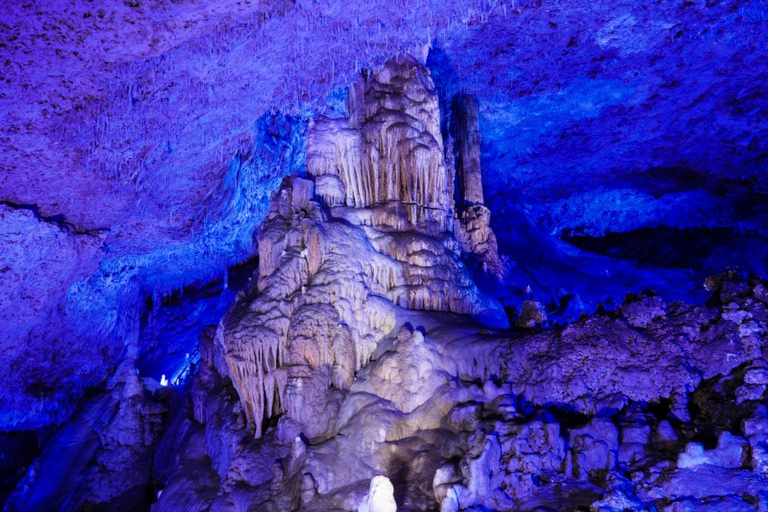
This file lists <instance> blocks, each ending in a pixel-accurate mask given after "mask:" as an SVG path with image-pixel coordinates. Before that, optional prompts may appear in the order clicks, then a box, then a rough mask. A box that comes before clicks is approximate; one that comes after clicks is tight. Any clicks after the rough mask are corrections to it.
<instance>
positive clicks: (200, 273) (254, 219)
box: [0, 0, 768, 428]
mask: <svg viewBox="0 0 768 512" xmlns="http://www.w3.org/2000/svg"><path fill="white" fill-rule="evenodd" d="M0 19H2V26H1V27H0V29H2V30H0V49H2V54H3V59H2V61H1V62H0V68H1V72H0V83H2V85H3V87H2V91H0V202H3V203H5V204H6V205H7V206H9V207H11V208H13V209H19V208H21V209H24V208H28V207H29V208H36V209H37V211H38V218H39V219H41V220H43V221H44V222H48V221H50V222H52V223H54V224H64V225H68V226H71V227H72V228H73V230H74V232H75V233H76V234H77V236H75V238H78V239H79V238H81V235H84V234H88V235H90V236H94V237H96V238H98V239H99V240H100V243H99V245H100V247H101V249H100V250H96V251H93V252H91V251H84V252H83V253H82V254H80V255H79V256H78V257H75V256H72V257H71V258H70V257H69V256H68V257H67V258H68V263H67V265H69V264H70V263H71V262H73V261H75V260H77V261H79V262H80V261H81V262H82V264H81V265H79V266H78V268H79V269H80V271H81V273H82V275H80V272H78V273H77V274H78V275H69V273H68V272H67V271H66V269H62V272H60V273H57V275H56V276H51V279H50V280H47V281H46V283H45V285H44V286H36V287H35V288H34V290H35V291H34V293H33V295H31V296H30V302H34V303H36V304H38V305H39V307H34V308H30V309H28V310H26V311H24V309H26V307H27V306H28V305H27V304H23V305H21V306H20V307H19V311H18V313H19V314H18V317H17V316H15V315H9V316H8V317H7V318H6V317H3V318H2V323H3V324H9V323H15V322H16V321H17V320H18V323H19V328H18V332H19V334H18V336H17V337H16V336H14V337H13V338H12V339H11V338H8V341H7V342H6V341H5V339H4V340H3V341H2V344H3V350H11V351H13V350H16V349H15V347H17V346H18V345H19V340H24V343H26V344H27V345H29V347H28V351H29V352H30V353H34V354H36V355H37V356H36V358H21V359H19V360H18V361H19V363H20V364H22V367H21V369H20V372H21V373H23V374H33V373H38V372H39V369H38V366H41V367H43V368H56V367H57V361H58V359H57V358H56V357H55V356H56V354H58V352H59V351H57V350H55V351H51V352H50V353H49V352H47V351H46V348H47V347H50V346H54V345H59V343H60V342H62V338H67V340H65V342H64V344H68V343H69V342H70V340H77V339H81V338H83V337H84V336H86V335H88V334H89V333H92V332H100V331H101V330H102V329H101V328H102V327H103V330H104V333H103V334H104V335H103V336H102V335H99V336H96V337H95V338H94V339H89V341H88V342H87V343H88V344H89V345H93V346H98V347H100V349H101V348H103V349H104V350H103V351H102V350H100V349H99V350H94V351H91V353H92V354H93V357H88V356H85V355H84V356H83V357H78V358H70V359H71V360H78V361H81V362H82V367H81V368H75V369H66V370H63V373H62V375H61V376H58V375H54V374H53V373H49V372H47V370H46V373H49V376H48V377H47V380H48V382H46V383H45V385H44V386H43V387H44V388H45V392H44V393H43V392H35V391H34V390H29V391H28V392H23V391H22V390H17V389H14V390H13V392H12V393H11V390H10V389H8V390H6V389H5V388H6V387H8V388H10V387H13V386H14V384H13V383H10V382H9V381H11V380H13V378H12V376H10V375H7V376H6V375H1V376H0V377H1V378H2V385H1V386H0V391H3V393H5V392H6V391H7V392H8V393H7V394H6V396H5V397H4V400H5V401H10V400H11V399H10V398H8V397H10V396H14V397H19V398H18V400H19V402H20V403H21V402H23V403H24V404H27V405H28V407H27V405H24V406H23V407H22V406H19V407H17V410H16V411H15V412H14V413H13V414H9V415H8V416H7V420H6V417H5V416H3V417H2V418H0V420H2V426H3V428H21V426H22V424H26V425H27V426H30V427H34V426H42V425H49V424H51V423H55V422H56V421H58V419H57V418H59V417H66V416H67V411H70V410H71V407H70V405H71V404H72V403H73V402H76V401H77V400H78V399H79V398H80V397H81V396H82V389H76V388H79V387H80V386H79V385H71V384H70V383H69V382H68V375H64V373H66V374H71V373H72V372H73V371H74V372H75V373H80V374H82V375H84V376H85V379H84V380H86V381H88V382H98V381H102V382H103V381H104V377H105V376H103V375H102V376H97V375H96V374H97V373H99V371H94V368H101V369H105V370H109V371H105V373H110V372H111V371H112V370H113V369H114V368H116V367H117V365H118V364H119V362H120V358H121V357H122V355H123V353H124V350H123V349H124V346H125V345H126V343H125V342H126V338H128V340H127V341H128V343H127V344H129V345H130V344H131V343H132V341H133V340H130V335H129V332H128V331H130V329H129V328H128V326H129V325H130V324H131V323H132V319H133V318H134V317H136V316H139V315H140V309H141V307H142V304H143V303H144V299H145V298H146V297H147V296H151V295H163V294H164V293H170V292H171V291H172V290H177V289H181V288H182V287H183V286H185V285H188V284H190V283H191V282H200V281H210V280H212V279H214V277H215V276H220V275H221V274H222V273H223V271H224V268H225V267H227V266H230V265H232V264H234V263H238V262H242V261H244V260H246V259H248V258H250V257H252V256H253V255H254V246H253V244H252V243H251V242H250V238H251V234H252V233H253V231H254V229H255V228H256V227H257V226H258V225H259V224H260V223H261V221H262V220H263V219H264V217H265V215H266V213H267V206H268V200H269V197H270V195H271V193H272V192H273V191H275V190H276V189H277V188H278V187H279V184H280V182H281V179H282V177H283V176H285V175H287V174H290V173H291V172H293V171H296V170H303V169H304V165H303V162H301V160H302V158H303V157H302V154H301V153H302V151H301V148H303V147H304V144H303V138H302V137H303V134H304V132H305V131H306V123H307V120H308V119H309V118H310V117H313V116H315V115H316V114H317V113H318V111H321V112H322V113H326V114H329V113H333V112H334V111H335V110H336V106H337V104H338V88H339V87H342V86H345V85H347V84H348V83H349V82H350V81H352V80H354V78H355V77H356V76H357V74H358V72H359V71H360V70H361V69H363V68H366V69H376V68H378V67H379V66H380V65H382V64H383V63H384V62H385V61H386V60H387V59H389V58H390V57H391V56H392V55H395V54H410V55H414V56H417V57H419V58H426V60H427V62H429V67H430V68H431V70H432V72H433V76H434V77H435V81H436V83H437V86H438V90H440V91H443V92H441V94H442V95H443V96H444V97H443V98H441V101H442V102H443V103H446V104H447V105H450V104H451V102H452V100H453V98H454V96H455V95H456V93H462V94H464V93H465V94H466V96H474V97H476V98H477V100H478V116H477V117H478V125H479V128H480V130H479V131H480V133H481V134H482V141H483V143H482V147H481V151H480V156H481V160H482V162H483V164H484V165H483V173H484V184H485V191H484V192H485V194H486V203H487V205H490V206H491V207H492V209H493V210H494V212H495V216H494V222H497V223H498V222H499V221H500V220H501V219H503V220H504V222H502V223H500V224H497V226H498V227H497V228H496V234H497V235H503V236H500V237H499V241H500V243H501V245H502V248H504V247H505V244H507V243H509V242H510V241H511V240H514V235H515V233H514V231H507V230H506V229H505V230H504V231H502V230H501V229H499V227H501V228H509V229H512V228H513V227H514V226H509V225H508V224H509V223H512V221H511V220H510V219H514V218H515V217H514V215H515V214H520V212H521V211H522V212H524V213H525V214H526V215H527V217H530V219H529V220H531V221H532V223H533V224H534V225H535V226H536V227H538V228H541V229H542V231H544V232H545V233H557V234H561V233H569V232H571V233H586V234H592V235H601V234H603V233H605V232H606V230H609V229H610V230H612V231H621V232H631V233H634V232H635V230H636V229H638V228H640V227H655V226H659V225H661V226H668V227H671V228H674V229H681V230H684V231H686V232H687V233H689V234H690V233H691V232H692V230H695V229H712V226H715V227H718V228H722V229H724V230H725V235H723V237H724V240H723V239H720V238H717V237H716V240H715V241H714V242H713V243H714V244H715V246H716V247H714V249H713V248H712V247H709V248H708V249H707V251H709V252H711V254H707V255H706V257H704V258H703V259H705V260H706V261H707V262H708V264H707V265H706V266H707V267H709V269H710V270H711V269H712V268H713V267H714V268H716V269H717V271H720V270H721V269H722V268H723V267H724V266H726V265H727V264H730V263H732V262H733V261H738V262H739V263H741V264H742V265H744V264H749V265H750V267H751V268H755V269H756V270H761V271H763V272H764V271H765V270H766V269H765V263H764V262H765V261H766V260H767V259H766V258H765V255H766V254H768V243H766V242H765V237H764V236H762V235H760V234H761V233H764V231H765V229H764V224H763V223H762V222H761V216H762V215H764V213H765V208H764V204H765V201H764V190H765V173H764V172H763V170H764V168H765V158H766V157H765V154H766V151H765V149H766V148H765V143H764V140H765V139H766V136H765V126H766V123H765V119H766V109H765V108H764V101H762V98H763V87H762V86H763V84H764V82H765V73H764V69H765V67H766V65H765V63H766V49H765V45H762V44H760V42H761V41H762V40H763V39H765V35H766V33H765V31H766V23H765V10H764V5H763V3H762V2H761V1H760V0H749V1H744V2H734V1H717V2H703V3H702V2H694V3H690V2H682V3H675V2H663V3H661V4H658V5H654V6H650V5H637V3H636V2H630V1H621V2H607V1H604V0H602V1H597V2H576V3H569V4H567V5H565V4H561V3H558V2H556V1H554V0H544V1H541V2H532V1H525V0H524V1H515V2H508V1H479V0H478V1H471V0H467V1H454V0H449V1H441V2H434V1H416V2H402V1H389V0H387V1H374V2H351V3H350V2H338V1H337V2H317V1H308V2H305V1H302V2H294V1H283V0H274V1H261V2H248V1H240V0H237V1H235V0H216V1H209V2H191V1H178V2H175V3H174V2H171V3H167V2H158V1H152V0H141V1H139V0H126V1H122V0H108V1H102V2H100V5H98V6H96V5H89V4H80V3H77V2H74V3H73V2H71V1H67V0H53V1H49V2H40V1H34V0H30V1H27V2H19V1H9V2H4V3H3V4H2V6H0ZM672 50H674V51H672ZM444 111H445V112H447V111H448V109H445V110H444ZM442 131H443V132H444V134H443V135H444V136H445V135H446V134H447V133H449V132H450V130H449V129H447V127H445V126H443V127H442ZM456 140H457V141H458V140H459V138H458V137H457V138H456ZM450 145H451V144H449V143H448V140H447V138H446V147H447V146H450ZM449 152H450V151H449ZM446 166H447V167H450V165H449V162H448V161H447V160H446ZM328 186H329V187H331V188H330V189H331V190H333V184H332V183H330V184H328ZM474 210H478V211H477V212H475V213H472V211H474ZM467 215H469V217H468V220H467V221H466V222H465V224H466V225H468V226H471V227H470V229H469V231H470V232H479V233H483V229H484V228H483V226H484V225H485V224H487V223H488V221H487V218H486V217H485V213H484V210H482V208H479V207H472V208H470V209H469V213H467ZM45 219H47V220H45ZM2 222H3V223H6V222H7V223H8V226H6V227H8V228H10V229H13V221H11V220H8V218H7V217H3V219H2ZM6 227H4V228H2V229H5V228H6ZM30 229H31V230H32V229H33V228H30ZM478 229H479V231H477V230H478ZM30 232H31V231H30ZM673 234H674V235H676V234H677V233H673ZM457 235H459V233H458V232H457ZM761 236H762V241H761V239H760V237H761ZM32 238H34V237H32ZM55 238H56V237H46V238H40V239H38V241H36V242H35V243H34V245H35V246H34V247H31V245H30V246H28V247H29V250H28V251H26V252H27V253H29V254H35V253H39V254H52V253H53V252H55V251H56V249H57V243H58V242H57V241H56V239H55ZM459 238H461V237H460V236H459ZM674 238H675V239H677V238H678V237H674ZM755 238H757V240H755ZM481 239H482V240H490V238H489V237H486V236H485V234H483V236H481ZM696 239H700V237H698V236H697V237H696ZM651 240H657V237H655V236H654V237H652V238H651ZM462 243H464V242H462ZM473 243H474V242H473ZM86 245H87V244H86ZM8 247H9V245H8V244H3V245H2V251H3V252H5V253H8V254H12V253H13V250H12V249H9V248H8ZM507 247H508V246H507ZM474 252H476V253H478V254H481V253H482V251H481V250H479V249H477V248H476V249H474ZM504 252H507V253H513V254H512V255H513V256H515V254H514V253H517V254H519V252H517V251H513V250H510V249H506V250H505V251H504ZM531 252H534V251H531ZM606 252H609V251H606ZM661 253H663V251H657V250H654V251H651V254H653V255H658V254H661ZM86 255H88V257H87V258H85V256H86ZM756 255H758V256H756ZM696 256H697V257H698V256H699V255H698V254H696ZM86 260H87V261H86ZM535 260H536V261H538V260H541V257H540V256H539V255H536V258H535ZM34 261H37V259H36V258H34V257H32V258H30V263H29V266H28V267H26V264H24V265H25V267H26V268H28V269H34V268H37V267H36V265H37V264H36V263H33V262H34ZM481 263H486V266H490V267H493V265H489V264H488V262H486V261H485V260H481ZM65 266H66V265H65ZM543 266H544V268H545V269H546V270H548V271H549V270H551V269H552V267H553V266H552V265H549V264H546V265H543ZM596 266H597V267H600V269H601V271H604V270H605V269H604V268H602V267H604V266H605V265H604V264H603V262H600V263H598V264H596ZM520 267H522V265H520ZM578 268H582V266H578ZM526 270H527V269H526ZM595 274H597V272H595V273H592V275H590V276H589V277H590V279H589V280H588V282H590V283H594V282H596V281H597V280H596V278H595ZM546 275H547V274H546V273H545V272H540V273H537V274H536V276H535V277H536V278H537V279H539V280H540V281H543V280H544V277H545V276H546ZM64 276H67V277H71V279H63V277H64ZM89 276H90V277H89ZM641 277H642V278H643V279H641V278H638V277H637V276H636V274H635V272H634V271H633V272H631V275H630V276H629V277H625V279H624V281H626V282H630V283H633V284H634V283H635V282H637V281H638V280H643V281H644V282H643V283H642V284H639V285H638V286H637V288H638V289H643V288H648V287H649V286H648V285H647V284H646V283H647V281H648V279H645V277H647V276H641ZM674 277H675V278H678V277H680V276H674ZM684 277H685V279H686V281H685V284H686V286H687V287H688V288H689V289H693V288H694V286H698V282H699V279H691V278H690V277H689V276H684ZM611 278H613V276H611ZM521 279H524V280H528V276H527V275H526V276H524V277H521ZM553 279H554V278H553ZM561 279H562V277H561V276H560V275H558V276H557V278H556V280H557V281H559V280H561ZM671 280H672V281H673V282H675V281H676V279H671ZM553 283H554V281H553ZM2 284H3V286H4V290H5V291H7V293H6V294H4V296H3V297H1V298H0V301H2V304H3V307H2V308H1V309H0V311H2V312H3V313H4V314H5V312H6V304H11V303H12V301H11V300H10V299H9V300H5V295H7V296H8V297H17V296H19V294H22V293H27V292H28V290H25V289H24V287H23V285H22V284H20V282H17V281H16V280H9V282H5V281H4V282H3V283H2ZM519 284H520V285H521V287H524V286H525V285H526V284H529V283H527V282H522V283H519ZM547 284H551V287H552V293H551V296H552V297H553V298H554V300H557V296H556V295H557V291H558V290H559V289H560V288H561V285H560V283H555V284H552V283H547ZM54 285H55V289H54ZM6 286H7V287H6ZM681 287H682V285H681ZM565 288H566V290H567V291H568V292H569V293H573V292H574V290H572V289H571V288H572V287H565ZM633 288H634V286H633ZM38 290H39V291H38ZM593 293H597V292H593ZM582 295H583V297H582V298H583V300H584V304H585V305H589V304H590V301H589V299H588V297H586V296H585V295H584V294H582ZM613 295H614V297H616V296H618V295H617V294H616V293H614V294H613ZM598 300H599V299H598ZM8 307H11V306H8ZM129 310H132V311H129ZM50 312H53V313H50ZM47 313H50V314H51V315H53V316H54V317H56V318H50V317H49V316H46V314H47ZM62 316H66V320H62V318H61V317H62ZM116 316H117V317H118V318H117V320H115V317H116ZM22 317H23V319H24V321H22ZM27 320H29V322H27ZM62 321H65V322H66V323H68V324H72V326H73V327H74V329H73V330H74V333H72V335H71V336H70V335H66V336H65V335H63V334H62V332H63V331H64V328H59V327H56V328H54V329H53V330H52V332H50V333H43V331H44V330H45V329H44V327H41V326H46V325H59V324H60V322H62ZM22 325H25V328H22ZM116 326H117V327H116ZM123 327H126V331H123V330H122V329H123ZM109 340H111V341H109ZM6 343H7V345H6ZM107 345H109V346H107ZM102 352H103V354H102ZM97 354H99V355H98V357H97ZM43 356H45V359H44V360H41V359H38V358H39V357H43ZM27 360H29V361H35V363H32V364H27V363H26V362H25V361H27ZM38 360H40V361H42V362H41V363H40V364H37V362H36V361H38ZM19 392H21V394H20V393H19ZM44 409H45V410H44ZM25 410H27V411H28V412H29V414H28V415H25V414H24V411H25ZM53 411H59V412H57V413H54V412H53ZM25 416H26V417H25ZM14 425H15V426H14Z"/></svg>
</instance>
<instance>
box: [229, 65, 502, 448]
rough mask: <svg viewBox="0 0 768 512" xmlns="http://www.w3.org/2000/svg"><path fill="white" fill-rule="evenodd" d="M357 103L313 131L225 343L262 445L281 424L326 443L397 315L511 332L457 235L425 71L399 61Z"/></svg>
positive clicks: (268, 225)
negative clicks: (304, 171) (280, 420)
mask: <svg viewBox="0 0 768 512" xmlns="http://www.w3.org/2000/svg"><path fill="white" fill-rule="evenodd" d="M349 105H350V117H349V118H348V119H344V120H341V121H340V120H331V119H327V118H323V119H320V120H318V121H316V122H315V123H314V124H313V126H312V128H311V133H310V136H309V140H308V161H307V167H308V170H309V174H310V176H311V178H312V179H310V180H307V179H302V178H291V179H288V180H286V181H285V182H284V183H283V186H282V188H281V189H280V191H279V193H278V194H277V195H276V196H275V197H274V198H273V202H272V205H271V208H270V213H269V216H268V218H267V220H266V221H265V223H264V225H263V227H262V230H261V234H260V238H259V253H260V260H259V276H258V285H257V287H256V288H254V289H253V290H252V291H251V294H250V296H249V297H248V300H241V301H240V302H238V303H237V304H236V305H235V306H234V308H233V309H232V310H231V311H230V313H229V314H228V315H227V316H226V317H225V318H224V320H223V321H222V324H221V328H220V329H219V332H218V344H219V347H220V349H221V351H222V355H223V358H221V371H222V372H223V373H224V374H227V375H229V376H230V377H231V379H232V382H233V383H234V385H235V388H236V389H237V391H238V393H239V396H240V399H241V401H242V404H243V406H244V408H245V412H246V416H247V418H248V421H249V424H250V425H252V426H253V428H254V430H255V432H256V435H257V436H258V435H260V433H261V428H262V423H263V421H264V420H265V419H266V418H269V417H271V416H273V415H275V414H278V413H282V412H286V413H287V417H288V418H291V419H292V420H295V421H297V422H299V423H301V424H303V425H304V426H305V434H306V435H308V436H309V437H318V436H325V435H327V434H328V433H329V432H330V430H331V428H332V424H333V420H334V418H335V417H336V415H337V410H338V404H339V401H340V399H341V398H343V394H344V391H345V390H347V389H349V387H350V385H351V383H352V380H353V379H354V376H355V372H357V371H358V370H359V369H360V368H361V367H363V366H364V365H366V364H367V363H368V361H369V360H370V358H371V355H372V354H373V352H374V350H375V349H376V347H377V345H378V343H379V341H380V340H381V339H382V338H383V337H384V336H385V335H386V334H387V333H388V332H389V331H391V330H392V328H393V327H394V326H395V310H396V308H397V307H402V308H408V309H421V310H436V311H451V312H454V313H460V314H468V315H473V316H475V317H476V318H479V319H480V320H481V321H484V322H486V323H489V324H491V325H497V326H499V325H505V324H506V316H505V314H504V312H503V310H502V309H501V306H500V305H499V304H498V303H497V302H496V301H493V300H490V299H489V298H487V297H485V296H483V295H482V294H481V293H480V292H479V291H478V289H477V287H476V286H475V284H474V283H473V281H472V279H471V278H470V276H469V273H468V271H467V269H466V268H465V267H464V265H463V263H462V256H463V254H462V250H461V248H462V244H460V243H459V242H458V241H457V239H456V238H454V235H453V233H452V231H453V224H454V218H453V204H452V196H453V190H452V187H453V182H454V180H453V176H452V171H449V170H447V169H446V166H445V164H444V155H443V147H442V137H441V134H440V131H439V130H440V122H439V120H440V112H439V109H438V102H437V97H436V95H435V91H434V86H433V85H432V82H431V80H430V78H429V76H428V74H427V72H426V70H425V69H424V68H423V67H421V66H419V65H418V64H417V63H416V62H415V61H413V60H409V59H398V60H393V61H391V62H390V63H388V64H387V66H385V67H384V68H383V69H382V70H381V71H379V72H377V73H374V74H373V75H369V76H367V77H364V78H363V80H362V81H361V82H360V83H358V84H357V85H355V86H354V87H353V88H352V89H351V92H350V95H349ZM475 118H476V117H475ZM475 126H476V123H475ZM470 153H471V151H470ZM478 171H479V168H478ZM476 177H477V179H479V176H476ZM480 194H482V191H480ZM461 233H462V234H464V233H471V231H467V230H464V229H462V230H461ZM464 238H465V239H469V240H471V237H468V236H464ZM463 245H464V246H465V247H471V246H472V244H463ZM476 245H477V244H476ZM493 249H494V251H495V239H493ZM494 254H495V253H494ZM496 258H497V259H498V257H496Z"/></svg>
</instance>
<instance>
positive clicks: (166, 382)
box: [160, 374, 168, 387]
mask: <svg viewBox="0 0 768 512" xmlns="http://www.w3.org/2000/svg"><path fill="white" fill-rule="evenodd" d="M160 385H161V386H163V387H166V386H167V385H168V379H166V378H165V374H163V376H162V377H160Z"/></svg>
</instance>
